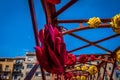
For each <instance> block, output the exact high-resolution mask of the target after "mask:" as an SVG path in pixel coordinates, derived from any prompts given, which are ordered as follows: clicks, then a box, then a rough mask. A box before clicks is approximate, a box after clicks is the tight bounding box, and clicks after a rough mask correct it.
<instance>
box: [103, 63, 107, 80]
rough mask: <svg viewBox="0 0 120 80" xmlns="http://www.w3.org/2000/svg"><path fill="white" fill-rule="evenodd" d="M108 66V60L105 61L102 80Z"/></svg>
mask: <svg viewBox="0 0 120 80" xmlns="http://www.w3.org/2000/svg"><path fill="white" fill-rule="evenodd" d="M106 67H107V62H105V68H104V72H103V77H102V80H104V75H105V72H106Z"/></svg>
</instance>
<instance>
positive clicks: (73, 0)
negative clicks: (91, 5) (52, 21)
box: [54, 0, 78, 18]
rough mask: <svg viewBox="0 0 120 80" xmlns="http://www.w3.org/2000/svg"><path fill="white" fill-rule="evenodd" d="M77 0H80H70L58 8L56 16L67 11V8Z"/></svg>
mask: <svg viewBox="0 0 120 80" xmlns="http://www.w3.org/2000/svg"><path fill="white" fill-rule="evenodd" d="M77 1H78V0H71V1H70V2H68V3H67V4H66V5H65V6H63V7H62V8H61V9H60V10H58V11H57V12H56V15H55V16H54V18H55V17H57V16H58V15H60V14H61V13H62V12H63V11H65V10H66V9H68V8H69V7H70V6H71V5H73V4H74V3H75V2H77Z"/></svg>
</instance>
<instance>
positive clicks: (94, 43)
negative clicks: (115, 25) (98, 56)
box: [68, 33, 120, 53]
mask: <svg viewBox="0 0 120 80" xmlns="http://www.w3.org/2000/svg"><path fill="white" fill-rule="evenodd" d="M69 34H70V35H73V34H71V33H69ZM74 36H75V37H76V38H78V39H81V40H83V41H85V42H89V44H87V45H85V46H82V47H79V48H76V49H73V50H70V51H68V52H70V53H71V52H74V51H77V50H80V49H83V48H86V47H89V46H91V45H96V43H100V42H102V41H105V40H108V39H111V38H114V37H117V36H120V34H114V35H112V36H109V37H106V38H103V39H101V40H98V41H95V42H90V41H88V40H86V39H82V38H81V37H80V36H77V35H74ZM96 46H97V47H99V48H101V49H103V50H105V51H107V52H110V53H112V51H110V50H108V49H106V48H103V47H101V46H99V45H96Z"/></svg>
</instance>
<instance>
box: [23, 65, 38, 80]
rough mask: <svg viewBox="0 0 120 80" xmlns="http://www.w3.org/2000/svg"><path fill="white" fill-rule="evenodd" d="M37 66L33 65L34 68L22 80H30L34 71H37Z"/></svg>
mask: <svg viewBox="0 0 120 80" xmlns="http://www.w3.org/2000/svg"><path fill="white" fill-rule="evenodd" d="M39 66H40V65H39V64H35V65H34V67H33V68H32V69H31V71H30V72H29V73H28V75H27V76H26V77H25V79H24V80H31V79H32V76H33V75H34V73H35V71H36V70H37V68H38V67H39Z"/></svg>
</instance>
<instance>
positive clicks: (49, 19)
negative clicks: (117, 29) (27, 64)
mask: <svg viewBox="0 0 120 80" xmlns="http://www.w3.org/2000/svg"><path fill="white" fill-rule="evenodd" d="M77 1H79V0H70V1H69V2H68V3H66V5H64V6H63V7H62V8H61V9H59V10H58V11H56V8H55V5H53V4H50V3H48V2H47V0H40V2H41V3H42V6H43V10H44V13H45V16H46V24H52V25H54V26H58V24H60V23H80V27H79V28H75V29H72V30H66V31H63V32H62V34H63V35H65V34H69V35H70V36H73V37H75V38H77V39H79V40H82V41H84V42H87V43H88V44H87V45H84V46H82V47H79V48H76V49H73V50H70V51H69V52H74V51H77V50H80V49H83V48H86V47H88V46H96V47H98V48H100V49H102V50H104V51H106V52H109V53H110V54H105V55H106V56H107V57H108V60H105V59H104V58H102V59H100V60H102V62H101V63H100V64H98V65H97V67H98V68H99V69H100V67H102V66H103V65H105V68H104V74H105V72H106V64H107V63H113V65H114V66H113V69H112V73H111V76H110V80H112V76H113V72H114V69H115V67H116V60H115V53H116V51H117V50H118V49H120V47H119V48H117V49H116V50H114V51H111V50H109V49H107V48H105V47H103V46H100V45H98V43H100V42H103V41H106V40H108V39H111V38H114V37H117V36H120V34H114V35H111V36H109V37H106V38H103V39H101V40H98V41H95V42H91V41H89V40H87V39H85V38H83V37H81V36H78V35H76V34H74V33H73V32H76V31H81V30H87V29H93V28H90V27H89V26H82V24H83V23H86V22H87V21H88V20H58V19H57V16H59V15H60V14H61V13H63V12H64V11H65V10H66V9H68V8H69V7H71V6H72V5H73V4H75V3H76V2H77ZM28 3H29V7H30V13H31V19H32V24H33V30H34V35H35V40H36V45H37V46H39V41H38V29H37V23H36V16H35V12H34V5H33V0H28ZM101 21H102V22H103V23H104V24H102V25H100V26H99V27H98V28H110V24H108V23H107V22H110V21H111V19H101ZM97 56H98V57H100V56H103V55H102V54H101V55H100V54H98V55H97ZM111 59H112V61H111ZM38 65H39V64H36V65H35V66H34V67H33V68H32V70H31V71H30V73H29V74H28V75H27V76H26V78H25V80H31V78H32V76H33V74H34V72H35V71H36V69H37V68H38ZM41 72H42V79H43V80H46V78H45V73H44V70H43V68H41ZM98 76H100V74H99V73H98ZM88 79H90V80H91V77H90V75H89V76H88ZM103 79H104V75H103V77H102V80H103ZM97 80H98V77H97Z"/></svg>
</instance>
